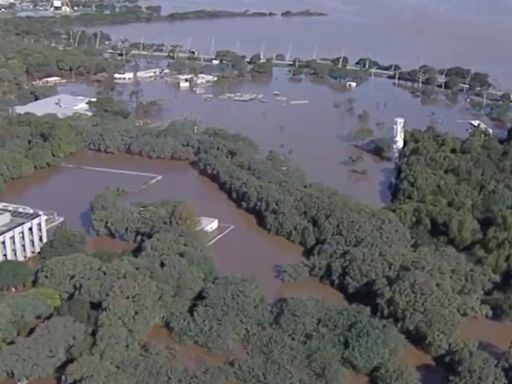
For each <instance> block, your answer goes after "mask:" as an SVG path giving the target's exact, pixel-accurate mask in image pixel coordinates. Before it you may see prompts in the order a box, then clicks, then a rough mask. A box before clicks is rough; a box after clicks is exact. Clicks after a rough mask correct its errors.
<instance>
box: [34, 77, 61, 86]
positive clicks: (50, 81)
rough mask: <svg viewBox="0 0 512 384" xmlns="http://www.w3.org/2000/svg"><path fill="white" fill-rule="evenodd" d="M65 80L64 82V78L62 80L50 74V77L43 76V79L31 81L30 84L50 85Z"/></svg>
mask: <svg viewBox="0 0 512 384" xmlns="http://www.w3.org/2000/svg"><path fill="white" fill-rule="evenodd" d="M65 82H66V80H64V79H63V78H62V77H59V76H52V77H45V78H43V79H40V80H36V81H33V82H32V85H34V86H36V87H37V86H39V87H41V86H52V85H57V84H62V83H65Z"/></svg>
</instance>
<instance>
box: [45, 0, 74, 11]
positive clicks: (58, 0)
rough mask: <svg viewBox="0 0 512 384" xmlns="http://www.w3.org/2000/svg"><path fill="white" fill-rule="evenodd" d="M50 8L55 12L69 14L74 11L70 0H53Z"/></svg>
mask: <svg viewBox="0 0 512 384" xmlns="http://www.w3.org/2000/svg"><path fill="white" fill-rule="evenodd" d="M50 9H51V10H52V11H53V12H58V13H64V14H69V13H71V12H73V7H72V6H71V3H70V2H69V0H53V1H52V5H51V7H50Z"/></svg>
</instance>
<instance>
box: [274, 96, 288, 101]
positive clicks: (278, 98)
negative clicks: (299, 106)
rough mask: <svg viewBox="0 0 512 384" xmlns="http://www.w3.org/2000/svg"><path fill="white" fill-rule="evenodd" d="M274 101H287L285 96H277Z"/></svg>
mask: <svg viewBox="0 0 512 384" xmlns="http://www.w3.org/2000/svg"><path fill="white" fill-rule="evenodd" d="M276 100H278V101H287V100H288V98H287V97H285V96H277V97H276Z"/></svg>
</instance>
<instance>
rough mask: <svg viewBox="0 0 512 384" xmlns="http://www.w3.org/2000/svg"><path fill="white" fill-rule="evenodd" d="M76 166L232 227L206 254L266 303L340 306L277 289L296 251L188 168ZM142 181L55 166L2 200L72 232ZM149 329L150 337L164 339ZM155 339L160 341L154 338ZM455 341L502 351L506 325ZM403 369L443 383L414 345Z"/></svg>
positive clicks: (481, 327) (469, 327)
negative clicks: (61, 220) (278, 271)
mask: <svg viewBox="0 0 512 384" xmlns="http://www.w3.org/2000/svg"><path fill="white" fill-rule="evenodd" d="M66 162H67V163H69V164H73V165H76V166H88V167H103V168H110V169H114V170H116V169H117V170H130V171H136V172H150V173H153V174H159V175H162V176H163V177H162V179H161V180H160V181H158V182H157V183H155V184H152V185H150V186H148V187H147V188H145V189H143V190H141V191H139V192H137V193H136V194H133V195H132V196H131V197H130V199H131V200H133V201H147V202H149V201H159V200H162V199H176V200H182V201H186V202H187V203H189V204H191V205H192V206H193V208H194V209H195V211H196V212H197V214H198V215H206V216H213V217H217V218H219V220H220V221H221V222H222V223H229V224H231V225H234V227H235V228H234V229H233V231H231V232H230V233H229V234H228V235H227V236H225V237H224V238H222V239H221V240H219V241H217V242H215V243H214V244H213V245H212V246H211V255H212V257H213V259H214V261H215V264H216V266H217V268H218V270H219V273H220V274H221V275H238V276H244V277H248V278H252V279H254V280H255V281H256V282H257V284H258V285H259V286H260V287H261V289H262V290H263V292H264V293H265V295H266V297H267V298H268V300H269V301H270V302H271V301H273V300H275V299H277V298H279V297H316V298H320V299H323V300H326V301H328V302H331V303H333V305H336V306H342V305H346V301H345V299H344V297H343V295H342V294H340V293H339V292H338V291H336V290H334V289H332V288H330V287H328V286H326V285H323V284H321V283H319V282H317V281H315V280H306V281H304V282H300V283H283V282H281V281H280V280H278V279H277V278H276V277H275V268H276V265H279V264H291V263H299V262H301V261H302V260H303V257H302V249H301V248H300V247H298V246H295V245H293V244H291V243H290V242H288V241H286V240H285V239H283V238H280V237H276V236H272V235H269V234H268V233H266V232H265V231H263V230H262V229H261V228H259V227H258V226H257V224H256V222H255V220H254V218H253V217H252V216H250V215H249V214H247V213H245V212H243V211H241V210H240V209H238V208H237V207H236V206H235V204H234V203H232V202H231V201H229V200H228V198H227V197H226V196H225V195H224V194H223V193H222V192H221V191H220V190H219V189H218V188H217V186H216V185H215V184H213V183H212V182H210V181H209V180H207V179H206V178H204V177H202V176H200V175H199V174H198V173H197V172H196V171H195V170H194V169H193V168H191V167H190V166H189V165H188V164H186V163H180V162H173V161H155V160H147V159H142V158H137V157H132V156H128V155H104V154H98V153H92V152H84V153H81V154H78V155H75V156H72V157H70V158H68V159H66ZM146 181H147V180H146V179H145V178H144V177H139V176H134V175H126V174H121V173H107V172H98V171H94V170H84V169H79V168H64V167H56V168H53V169H46V170H41V171H37V172H35V173H34V174H33V175H32V176H29V177H27V178H24V179H20V180H17V181H13V182H10V183H8V185H7V190H6V192H5V193H4V194H3V195H2V196H1V198H2V199H3V200H5V201H8V202H13V203H21V204H28V205H31V206H34V207H38V208H42V209H52V210H56V211H58V212H59V213H60V214H62V215H64V216H65V218H66V222H67V223H68V225H69V226H71V227H73V228H82V229H85V230H88V229H90V218H89V211H88V206H89V202H90V200H91V199H92V198H93V197H94V195H95V194H96V193H97V192H99V191H100V190H102V189H103V188H104V187H105V186H107V185H109V186H120V187H123V188H126V189H128V190H135V189H137V188H138V187H139V186H140V185H141V184H143V183H145V182H146ZM91 241H92V242H93V244H92V245H91V244H89V246H93V247H95V248H94V249H110V250H116V251H123V250H129V245H128V244H123V243H119V242H116V241H113V240H111V239H106V238H96V239H93V240H91ZM157 331H158V330H155V332H156V333H155V334H154V336H152V338H153V339H158V338H159V337H163V336H162V334H161V333H159V332H157ZM158 335H160V336H158ZM461 337H463V338H465V339H471V340H475V341H479V342H480V344H481V346H482V347H484V348H486V350H491V351H498V352H499V351H502V350H503V349H505V348H506V347H507V346H508V344H509V342H510V341H511V340H512V323H498V322H495V321H492V320H485V319H469V320H467V322H466V323H465V324H464V326H463V327H462V329H461ZM174 347H175V352H176V354H177V356H178V357H179V358H180V359H182V360H180V361H183V362H184V364H186V365H187V366H190V367H194V366H195V365H197V364H210V363H211V364H217V363H219V364H221V363H222V361H224V360H225V356H220V355H219V356H218V355H216V354H210V353H207V351H204V350H202V349H197V348H198V347H194V346H188V347H184V346H177V345H175V346H174ZM400 356H401V359H402V361H403V362H404V363H406V364H409V365H411V366H414V367H416V369H417V370H418V372H419V373H420V375H421V377H422V382H423V383H425V384H437V383H443V382H444V376H443V373H442V372H441V371H440V370H439V369H438V368H436V367H435V365H434V363H433V361H432V358H431V357H430V356H429V355H427V354H425V353H424V352H421V351H419V350H418V349H416V348H414V347H413V346H408V347H407V348H406V349H405V350H404V351H402V353H401V355H400ZM351 380H352V382H353V383H364V382H365V380H366V377H363V376H357V375H356V376H354V377H353V378H351Z"/></svg>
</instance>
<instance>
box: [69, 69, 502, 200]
mask: <svg viewBox="0 0 512 384" xmlns="http://www.w3.org/2000/svg"><path fill="white" fill-rule="evenodd" d="M133 87H134V85H133V84H120V85H118V86H117V90H118V91H119V92H121V93H122V94H124V96H125V97H126V98H127V99H128V95H129V94H130V91H131V90H132V88H133ZM61 90H62V91H63V92H68V93H75V94H78V95H83V96H94V94H95V90H94V88H92V87H87V86H84V85H77V84H68V85H66V86H63V87H61ZM140 90H141V91H142V99H143V100H159V102H160V104H161V106H162V111H161V113H160V115H159V116H158V119H159V120H161V121H169V120H173V119H179V118H183V117H188V118H194V119H198V120H200V121H201V122H202V123H203V125H206V126H208V125H210V126H218V127H223V128H226V129H228V130H231V131H233V132H239V133H242V134H244V135H247V136H249V137H251V138H252V139H254V140H255V141H256V142H257V143H258V145H259V146H260V147H261V149H262V151H267V150H270V149H273V150H277V151H280V152H282V153H285V154H287V155H290V156H291V157H292V159H293V160H294V161H295V162H296V163H297V165H298V166H299V167H300V168H301V169H303V170H304V171H305V173H306V175H307V177H308V179H309V180H311V181H315V182H320V183H323V184H325V185H329V186H332V187H334V188H336V189H338V190H339V191H340V192H342V193H344V194H347V195H350V196H354V197H355V198H357V199H358V200H360V201H363V202H365V203H368V204H372V205H383V204H385V203H387V202H388V201H389V199H390V196H389V190H388V185H389V182H390V181H391V178H392V175H393V165H392V164H391V163H388V162H383V161H379V160H377V159H375V158H374V157H372V156H370V155H367V154H363V153H362V152H361V151H360V150H358V149H356V148H355V147H354V144H356V143H357V142H356V141H354V140H353V137H352V135H353V132H354V130H355V129H356V128H358V127H359V125H360V123H359V120H358V115H360V114H361V113H362V112H363V111H367V112H368V113H369V126H370V128H371V129H372V130H373V134H374V137H391V135H392V124H393V119H394V118H395V117H396V116H403V117H404V118H405V119H406V129H413V128H418V129H424V128H426V127H427V126H428V125H435V126H438V127H439V128H440V129H442V130H446V131H449V132H450V133H452V134H455V135H457V136H464V135H466V129H467V126H468V125H467V123H464V122H460V121H461V120H462V121H464V120H465V121H467V120H470V119H474V118H479V119H481V120H483V121H485V122H486V123H489V122H488V121H487V120H486V119H485V118H483V117H481V116H478V115H476V114H475V113H474V112H472V111H471V109H470V108H469V107H468V106H466V105H465V104H464V103H459V104H458V105H451V104H450V103H448V102H447V101H446V100H445V98H444V96H442V95H439V96H438V97H437V98H429V99H416V98H413V97H412V96H411V94H410V93H409V92H408V91H406V90H404V89H401V88H397V87H396V86H394V85H393V82H392V81H389V80H386V79H373V80H369V81H368V82H367V83H364V84H363V85H362V86H360V87H358V88H356V89H355V90H353V91H349V92H347V91H344V90H342V89H341V87H336V84H335V83H333V82H325V81H324V82H321V81H317V82H315V83H312V82H311V81H306V80H304V81H302V82H300V83H297V82H294V81H290V80H289V75H288V73H287V71H286V70H284V69H279V70H275V71H274V76H273V78H270V79H268V80H267V81H262V80H260V81H232V82H229V83H227V84H224V85H223V86H216V87H213V88H211V89H210V90H208V91H207V92H212V93H213V94H214V95H215V97H214V99H213V100H212V101H204V100H203V98H202V97H201V95H197V94H194V93H192V92H190V91H179V90H178V89H177V88H176V87H174V86H172V85H169V84H167V83H166V82H164V81H151V82H143V83H140ZM274 91H276V92H280V95H281V96H283V97H287V99H288V100H308V101H309V103H307V104H300V105H291V104H289V103H287V102H283V101H280V100H277V99H276V97H275V96H273V92H274ZM235 92H241V93H254V94H262V95H264V98H265V100H267V101H268V102H266V103H260V102H258V101H252V102H246V103H243V102H235V101H231V100H224V99H219V98H218V96H219V95H221V94H224V93H235ZM351 105H352V108H351V107H350V106H351ZM489 125H490V126H492V124H489ZM494 128H496V127H494ZM496 132H497V134H500V129H496ZM358 154H362V155H363V158H364V160H363V162H361V163H360V164H358V166H357V169H358V170H366V174H364V175H359V174H355V173H353V172H352V168H351V167H347V166H345V165H344V162H345V161H346V160H347V159H348V157H349V156H357V155H358Z"/></svg>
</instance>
